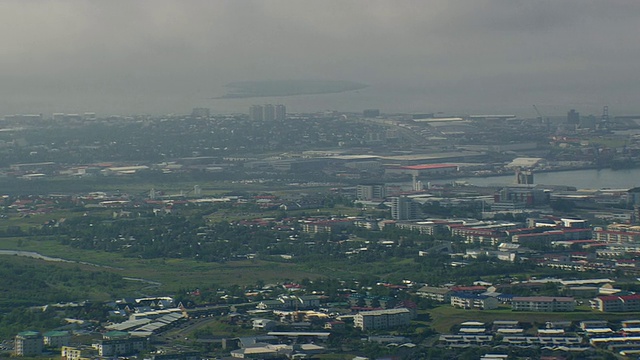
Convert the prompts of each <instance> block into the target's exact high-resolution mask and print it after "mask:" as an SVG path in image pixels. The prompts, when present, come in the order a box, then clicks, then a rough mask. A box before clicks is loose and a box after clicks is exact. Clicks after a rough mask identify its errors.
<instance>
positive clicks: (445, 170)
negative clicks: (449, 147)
mask: <svg viewBox="0 0 640 360" xmlns="http://www.w3.org/2000/svg"><path fill="white" fill-rule="evenodd" d="M457 171H458V166H457V165H450V164H421V165H407V166H392V167H389V168H387V169H385V171H384V174H385V175H411V176H413V177H427V176H430V175H431V176H433V175H438V176H442V175H452V174H455V173H456V172H457Z"/></svg>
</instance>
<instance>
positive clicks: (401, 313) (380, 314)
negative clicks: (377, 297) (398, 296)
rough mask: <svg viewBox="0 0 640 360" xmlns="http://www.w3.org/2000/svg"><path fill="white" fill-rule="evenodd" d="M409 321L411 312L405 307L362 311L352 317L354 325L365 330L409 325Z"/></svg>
mask: <svg viewBox="0 0 640 360" xmlns="http://www.w3.org/2000/svg"><path fill="white" fill-rule="evenodd" d="M410 322H411V312H410V311H409V309H406V308H399V309H387V310H374V311H362V312H360V313H358V314H356V315H355V316H354V318H353V323H354V326H355V327H357V328H360V329H362V330H365V331H366V330H373V329H388V328H392V327H396V326H401V325H409V323H410Z"/></svg>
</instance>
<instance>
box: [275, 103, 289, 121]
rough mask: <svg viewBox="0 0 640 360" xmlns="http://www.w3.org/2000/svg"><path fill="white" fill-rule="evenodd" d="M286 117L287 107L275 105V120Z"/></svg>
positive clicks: (281, 119)
mask: <svg viewBox="0 0 640 360" xmlns="http://www.w3.org/2000/svg"><path fill="white" fill-rule="evenodd" d="M286 118H287V107H286V106H284V105H282V104H278V105H276V121H283V120H285V119H286Z"/></svg>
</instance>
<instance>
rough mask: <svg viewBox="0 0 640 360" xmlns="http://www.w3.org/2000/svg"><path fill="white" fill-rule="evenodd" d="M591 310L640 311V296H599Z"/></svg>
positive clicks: (593, 301) (592, 301)
mask: <svg viewBox="0 0 640 360" xmlns="http://www.w3.org/2000/svg"><path fill="white" fill-rule="evenodd" d="M590 303H591V308H592V309H595V310H598V311H603V312H627V311H640V294H632V295H608V296H598V297H596V298H594V299H593V300H591V301H590Z"/></svg>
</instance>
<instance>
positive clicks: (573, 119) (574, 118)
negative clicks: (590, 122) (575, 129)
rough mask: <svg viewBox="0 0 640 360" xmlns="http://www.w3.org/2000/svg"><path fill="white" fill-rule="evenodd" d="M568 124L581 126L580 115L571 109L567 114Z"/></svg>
mask: <svg viewBox="0 0 640 360" xmlns="http://www.w3.org/2000/svg"><path fill="white" fill-rule="evenodd" d="M567 124H573V125H578V124H580V113H579V112H577V111H575V110H574V109H571V110H570V111H569V112H568V113H567Z"/></svg>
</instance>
